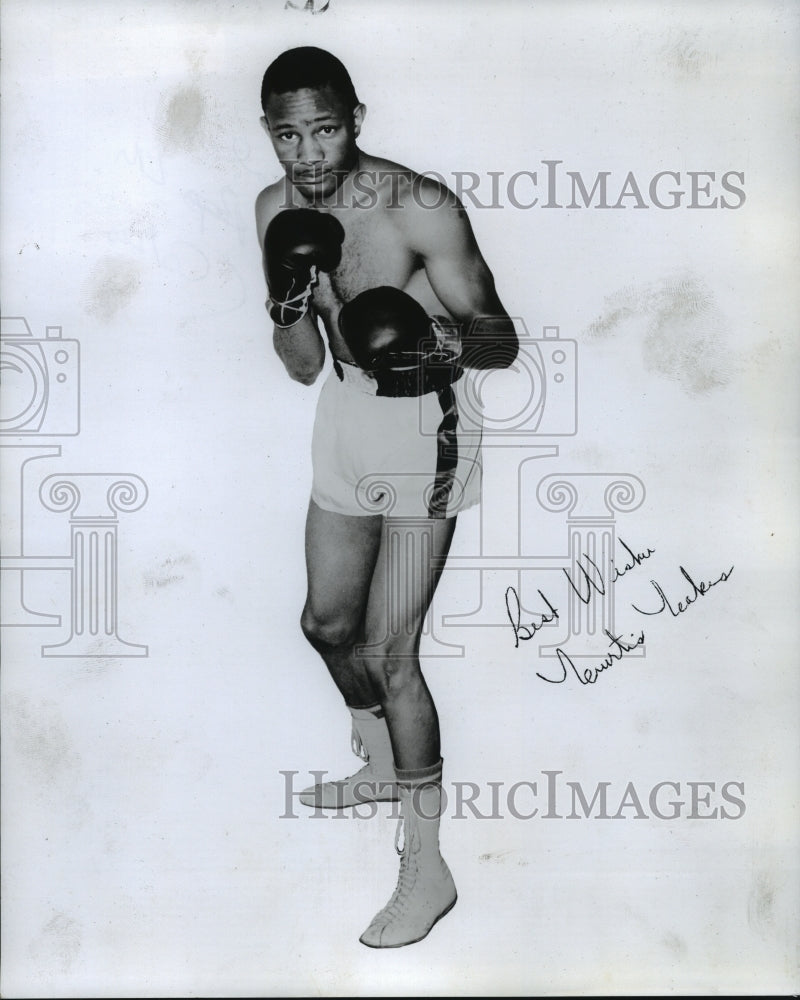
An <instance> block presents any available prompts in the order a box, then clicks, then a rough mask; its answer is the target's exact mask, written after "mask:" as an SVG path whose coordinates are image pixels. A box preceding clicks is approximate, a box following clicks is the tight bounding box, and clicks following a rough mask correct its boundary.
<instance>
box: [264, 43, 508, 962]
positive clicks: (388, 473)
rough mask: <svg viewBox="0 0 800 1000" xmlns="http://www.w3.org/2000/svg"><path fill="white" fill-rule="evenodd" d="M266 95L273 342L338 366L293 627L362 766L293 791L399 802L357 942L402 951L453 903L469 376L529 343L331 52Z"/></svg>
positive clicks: (316, 367)
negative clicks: (450, 777)
mask: <svg viewBox="0 0 800 1000" xmlns="http://www.w3.org/2000/svg"><path fill="white" fill-rule="evenodd" d="M261 103H262V109H263V112H264V116H263V118H262V119H261V121H262V125H263V127H264V129H265V131H266V133H267V135H268V137H269V139H270V141H271V143H272V147H273V149H274V151H275V154H276V156H277V158H278V161H279V162H280V164H281V167H282V168H283V171H284V175H285V176H284V177H283V178H281V180H279V181H278V182H276V183H275V184H272V185H270V186H269V187H267V188H265V189H264V190H263V191H262V192H261V193H260V194H259V196H258V198H257V201H256V222H257V230H258V237H259V243H260V246H261V248H262V254H263V264H264V271H265V277H266V282H267V289H268V293H269V297H268V299H267V308H268V312H269V315H270V317H271V319H272V321H273V324H274V325H273V343H274V347H275V350H276V352H277V354H278V356H279V358H280V359H281V361H282V362H283V365H284V366H285V369H286V372H287V373H288V375H289V376H290V377H291V378H292V379H294V380H296V381H298V382H300V383H302V384H304V385H312V384H313V383H314V382H315V381H316V379H317V378H318V376H319V375H320V373H321V372H322V370H323V368H324V366H325V359H326V341H327V345H328V349H329V351H330V354H331V356H332V362H333V364H332V367H331V369H330V371H329V372H328V375H327V377H326V379H325V382H324V384H323V386H322V390H321V392H320V394H319V398H318V401H317V412H316V419H315V425H314V432H313V440H312V464H313V482H312V488H311V499H310V502H309V507H308V514H307V520H306V568H307V578H308V594H307V598H306V603H305V607H304V608H303V613H302V616H301V628H302V631H303V633H304V635H305V636H306V638H307V639H308V641H309V642H310V643H311V645H312V646H313V647H314V648H315V649H316V650H317V651H318V652H319V653H320V655H321V657H322V659H323V660H324V662H325V664H326V665H327V668H328V670H329V672H330V674H331V677H332V678H333V680H334V682H335V683H336V685H337V687H338V689H339V691H340V692H341V694H342V696H343V698H344V701H345V704H346V705H347V707H348V708H349V711H350V715H351V724H352V735H353V748H354V750H355V752H356V753H357V754H358V755H359V756H360V757H362V759H363V760H364V766H363V767H362V768H361V769H360V770H359V771H358V772H357V773H356V774H354V775H352V776H350V777H348V778H344V779H342V780H340V781H331V782H324V783H321V784H319V785H316V786H314V787H312V788H309V789H306V790H305V792H304V793H303V794H302V795H301V801H302V802H304V803H305V804H306V805H310V806H321V807H323V808H332V809H340V808H345V807H347V806H351V805H354V804H356V803H358V802H360V801H369V800H395V799H399V800H400V802H401V814H402V828H403V834H404V836H403V847H402V851H401V860H400V875H399V879H398V882H397V886H396V888H395V891H394V893H393V895H392V896H391V898H390V899H389V902H388V903H387V905H386V906H385V907H384V908H383V909H382V910H381V911H380V912H379V913H378V914H377V915H376V916H375V917H374V918H373V920H372V921H371V922H370V924H369V926H368V927H367V929H366V930H365V931H364V933H363V934H362V935H361V938H360V940H361V941H362V942H363V943H364V944H365V945H368V946H370V947H375V948H392V947H400V946H403V945H407V944H411V943H413V942H415V941H419V940H421V939H422V938H423V937H425V936H426V935H427V934H428V932H429V931H430V930H431V928H432V927H433V925H434V924H435V923H436V922H437V920H439V919H440V918H441V917H442V916H444V915H445V914H446V913H447V912H448V911H449V910H450V909H451V908H452V906H453V905H454V904H455V901H456V888H455V884H454V882H453V878H452V875H451V873H450V870H449V868H448V866H447V864H446V863H445V861H444V859H443V858H442V856H441V853H440V850H439V822H440V813H441V801H442V785H441V781H442V757H441V745H440V733H439V721H438V717H437V714H436V708H435V706H434V704H433V700H432V698H431V694H430V691H429V690H428V687H427V684H426V683H425V679H424V677H423V674H422V671H421V669H420V662H419V645H420V636H421V632H422V626H423V622H424V619H425V615H426V613H427V611H428V608H429V606H430V602H431V599H432V597H433V593H434V591H435V589H436V586H437V583H438V580H439V578H440V576H441V572H442V568H443V566H444V562H445V559H446V557H447V553H448V551H449V548H450V544H451V540H452V537H453V532H454V530H455V526H456V520H457V515H458V513H459V512H460V511H462V510H464V509H466V508H468V507H470V506H473V505H474V504H476V503H478V502H479V500H480V474H481V469H480V419H479V416H478V415H476V414H475V413H474V406H471V405H469V402H470V401H469V398H468V396H467V393H466V389H465V386H466V384H467V382H468V379H469V377H470V375H469V372H470V370H471V369H474V368H504V367H508V366H509V365H510V364H512V363H513V361H514V359H515V357H516V354H517V350H518V342H517V337H516V333H515V330H514V325H513V322H512V321H511V320H510V319H509V317H508V314H507V313H506V310H505V308H504V307H503V305H502V303H501V302H500V300H499V298H498V295H497V292H496V289H495V284H494V279H493V277H492V274H491V271H490V270H489V268H488V266H487V264H486V261H485V260H484V258H483V257H482V255H481V253H480V250H479V248H478V245H477V243H476V240H475V237H474V234H473V232H472V228H471V226H470V223H469V219H468V218H467V215H466V213H465V211H464V209H463V206H462V205H461V204H460V202H459V201H458V199H456V197H455V196H454V195H453V194H452V192H450V191H449V190H448V189H447V188H446V187H444V186H443V185H441V184H439V183H438V182H437V181H435V180H432V179H430V178H429V177H424V176H420V175H418V174H416V173H415V172H414V171H411V170H409V169H408V168H406V167H403V166H401V165H400V164H398V163H395V162H393V161H390V160H387V159H384V158H380V157H376V156H372V155H370V154H367V153H365V152H364V151H363V150H362V149H361V148H360V146H359V144H358V141H357V140H358V139H359V136H360V133H361V128H362V125H363V122H364V118H365V114H366V109H365V107H364V105H363V104H362V103H361V102H360V101H359V99H358V97H357V95H356V91H355V89H354V86H353V83H352V81H351V79H350V76H349V74H348V72H347V70H346V69H345V67H344V66H343V65H342V63H341V62H340V61H339V60H338V59H337V58H336V57H335V56H333V55H331V54H330V53H328V52H325V51H323V50H321V49H317V48H312V47H302V48H297V49H291V50H289V51H286V52H284V53H282V54H281V55H280V56H278V58H277V59H275V61H274V62H273V63H272V64H271V65H270V66H269V68H268V69H267V71H266V73H265V75H264V79H263V83H262V90H261ZM454 331H455V332H454ZM389 529H391V531H389ZM390 538H393V539H395V541H397V539H398V538H399V539H400V541H399V544H393V545H390V544H389V539H390ZM420 553H425V555H424V557H421V556H420ZM398 622H399V623H400V627H398Z"/></svg>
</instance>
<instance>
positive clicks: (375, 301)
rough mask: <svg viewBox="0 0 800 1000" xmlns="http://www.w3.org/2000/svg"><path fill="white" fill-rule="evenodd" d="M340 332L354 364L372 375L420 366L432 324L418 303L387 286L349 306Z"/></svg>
mask: <svg viewBox="0 0 800 1000" xmlns="http://www.w3.org/2000/svg"><path fill="white" fill-rule="evenodd" d="M339 329H340V330H341V333H342V336H343V337H344V342H345V343H346V344H347V346H348V348H349V350H350V353H351V354H352V355H353V360H354V361H355V363H356V364H357V365H358V367H359V368H362V369H363V370H364V371H365V372H369V373H370V374H374V373H375V372H378V371H386V370H387V369H391V368H410V367H414V366H416V365H419V361H420V355H421V347H420V345H421V344H422V342H423V341H425V340H427V339H429V338H430V320H429V318H428V314H427V313H426V312H425V310H424V309H423V308H422V306H421V305H420V304H419V302H417V300H416V299H412V298H411V296H410V295H407V294H406V293H405V292H402V291H401V290H400V289H399V288H392V287H390V286H388V285H383V286H381V287H380V288H369V289H367V291H366V292H361V294H360V295H357V296H356V297H355V298H354V299H351V300H350V301H349V302H346V303H345V305H344V306H343V307H342V311H341V312H340V313H339Z"/></svg>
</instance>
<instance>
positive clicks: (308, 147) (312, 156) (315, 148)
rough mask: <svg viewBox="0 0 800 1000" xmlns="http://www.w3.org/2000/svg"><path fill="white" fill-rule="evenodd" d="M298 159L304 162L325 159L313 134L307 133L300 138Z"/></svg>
mask: <svg viewBox="0 0 800 1000" xmlns="http://www.w3.org/2000/svg"><path fill="white" fill-rule="evenodd" d="M300 159H301V160H302V161H303V162H304V163H319V162H321V161H322V160H324V159H325V155H324V153H323V152H322V146H320V144H319V142H317V139H316V138H315V136H313V135H307V136H303V137H302V138H301V139H300Z"/></svg>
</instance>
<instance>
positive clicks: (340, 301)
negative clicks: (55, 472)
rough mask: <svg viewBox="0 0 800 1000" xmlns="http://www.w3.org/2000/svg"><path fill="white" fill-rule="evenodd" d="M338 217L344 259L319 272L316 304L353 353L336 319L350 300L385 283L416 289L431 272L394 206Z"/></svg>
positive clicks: (340, 350)
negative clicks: (395, 217)
mask: <svg viewBox="0 0 800 1000" xmlns="http://www.w3.org/2000/svg"><path fill="white" fill-rule="evenodd" d="M337 218H338V219H339V221H340V222H341V223H342V225H343V226H344V230H345V239H344V244H343V245H342V260H341V263H340V264H339V266H338V267H337V268H336V270H334V271H332V272H331V273H330V274H324V273H322V274H320V275H319V283H318V284H317V286H316V288H315V289H314V305H315V306H316V309H317V312H318V313H319V314H320V315H321V317H322V319H323V321H324V323H325V327H326V329H327V331H328V336H329V338H330V340H331V344H332V346H333V348H334V350H335V351H336V352H337V354H340V356H344V357H347V349H346V347H345V346H344V344H343V342H342V341H341V337H340V335H339V330H338V325H337V322H336V320H337V317H338V315H339V310H340V309H341V307H342V306H343V305H344V303H345V302H348V301H350V299H353V298H355V296H356V295H358V294H359V293H361V292H363V291H366V289H368V288H376V287H378V286H379V285H391V286H393V287H394V288H401V289H403V290H406V291H411V290H412V289H411V287H410V286H414V285H416V284H418V283H419V281H420V279H422V280H423V281H424V282H425V283H426V284H427V278H426V277H425V272H424V270H423V269H422V266H421V263H420V262H419V261H418V259H417V258H416V255H415V253H414V252H413V251H412V250H411V249H410V247H409V246H408V241H407V240H406V239H405V238H404V236H403V233H402V231H401V230H400V228H399V227H398V226H397V225H396V224H395V223H394V222H393V220H392V219H391V215H390V211H389V210H380V209H374V210H367V209H358V208H353V209H349V210H348V211H347V212H341V213H337ZM415 278H416V280H415Z"/></svg>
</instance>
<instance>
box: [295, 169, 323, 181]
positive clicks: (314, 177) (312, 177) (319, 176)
mask: <svg viewBox="0 0 800 1000" xmlns="http://www.w3.org/2000/svg"><path fill="white" fill-rule="evenodd" d="M330 176H331V172H330V170H322V171H320V172H319V173H316V174H295V179H296V180H297V181H299V182H300V183H301V184H321V183H322V182H323V181H326V180H327V179H328V178H329V177H330Z"/></svg>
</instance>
